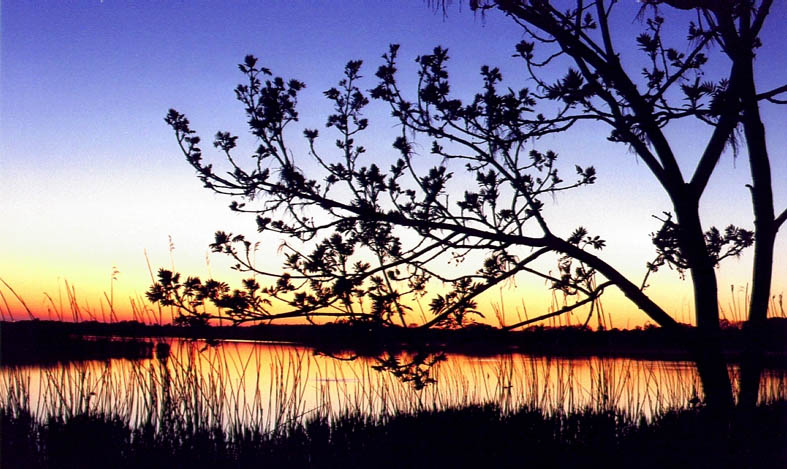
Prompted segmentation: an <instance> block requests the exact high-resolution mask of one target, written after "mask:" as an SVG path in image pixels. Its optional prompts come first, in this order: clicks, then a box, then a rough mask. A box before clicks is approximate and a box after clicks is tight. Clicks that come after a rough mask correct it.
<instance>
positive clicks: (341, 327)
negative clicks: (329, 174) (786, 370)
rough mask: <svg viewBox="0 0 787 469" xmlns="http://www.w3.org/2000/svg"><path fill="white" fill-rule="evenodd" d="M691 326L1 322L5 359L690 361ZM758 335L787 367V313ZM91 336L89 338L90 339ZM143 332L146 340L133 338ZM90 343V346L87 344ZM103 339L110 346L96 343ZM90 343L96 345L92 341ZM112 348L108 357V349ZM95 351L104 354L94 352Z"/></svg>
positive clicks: (738, 343) (726, 341)
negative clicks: (269, 352) (207, 348)
mask: <svg viewBox="0 0 787 469" xmlns="http://www.w3.org/2000/svg"><path fill="white" fill-rule="evenodd" d="M692 334H695V330H694V329H692V328H688V327H687V328H685V329H682V330H679V331H678V332H670V331H667V330H665V329H661V328H657V327H651V328H644V329H642V328H639V329H633V330H619V329H609V330H591V329H588V328H583V327H557V328H549V327H531V328H528V329H525V330H522V331H513V332H506V331H502V330H500V329H497V328H493V327H489V326H485V325H477V326H470V327H466V328H462V329H456V330H452V329H419V328H403V327H375V326H374V325H370V324H345V323H338V324H337V323H333V324H325V325H272V324H259V325H255V326H238V327H234V326H191V327H184V326H174V325H147V324H143V323H140V322H138V321H121V322H114V323H104V322H97V321H83V322H78V323H71V322H59V321H41V320H34V321H17V322H0V339H1V340H0V343H2V350H1V352H2V354H0V361H2V363H9V362H14V361H19V360H20V359H21V360H22V361H24V359H25V358H26V357H29V358H31V359H32V361H36V360H38V359H41V358H48V359H56V360H64V359H66V360H67V359H90V358H110V357H111V356H115V355H116V356H124V357H127V358H142V357H149V356H151V355H152V353H153V347H154V343H153V342H152V341H150V340H149V339H154V340H155V339H156V338H167V337H178V338H187V339H204V340H208V341H219V340H261V341H273V342H291V343H294V344H298V345H304V346H309V347H313V348H315V349H317V350H318V351H324V352H328V353H337V352H342V351H351V352H354V353H357V354H361V355H376V354H379V353H381V352H384V351H387V352H398V351H406V350H418V351H442V352H453V353H467V354H473V355H485V354H493V355H494V354H500V353H508V352H518V353H528V354H535V355H552V356H585V355H596V356H618V357H630V358H643V359H658V360H691V359H692V356H691V351H690V350H687V349H686V346H685V345H684V344H687V343H695V345H696V340H699V339H696V340H693V339H694V338H693V337H688V338H687V337H686V336H687V335H689V336H691V335H692ZM751 334H753V332H752V331H749V330H747V329H746V328H733V327H730V328H725V329H723V330H722V337H721V343H722V346H723V349H724V352H725V354H726V355H727V357H728V359H729V360H732V361H735V360H737V359H738V358H740V356H741V354H742V353H743V352H744V351H745V345H746V343H747V341H748V340H749V339H751ZM757 334H758V337H756V338H755V339H756V340H757V342H758V343H760V344H761V345H762V347H763V349H764V350H765V354H766V361H767V366H769V367H783V366H787V359H785V357H787V350H786V349H785V341H784V338H785V337H787V320H786V319H770V320H769V327H766V328H764V329H763V330H761V331H759V332H757ZM85 338H88V339H87V340H86V339H85ZM130 339H144V340H130ZM86 342H90V344H89V345H91V346H90V347H85V344H86ZM95 344H104V349H103V351H102V349H101V348H100V347H97V346H95ZM91 347H92V348H91ZM107 353H108V354H109V355H110V356H106V355H107ZM92 354H96V355H101V354H104V356H96V357H92V356H91V355H92Z"/></svg>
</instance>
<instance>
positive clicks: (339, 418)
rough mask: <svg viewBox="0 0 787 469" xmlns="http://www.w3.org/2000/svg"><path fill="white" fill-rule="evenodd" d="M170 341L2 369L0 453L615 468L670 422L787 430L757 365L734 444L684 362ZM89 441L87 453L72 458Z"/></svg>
mask: <svg viewBox="0 0 787 469" xmlns="http://www.w3.org/2000/svg"><path fill="white" fill-rule="evenodd" d="M171 350H172V351H171V353H170V355H169V356H168V357H162V358H156V359H148V360H139V361H129V360H115V359H112V360H105V361H91V362H73V363H67V364H59V365H57V366H49V367H29V366H19V367H8V368H3V369H0V419H1V422H2V425H3V428H2V445H3V448H2V449H3V452H2V458H3V467H16V466H17V465H19V464H22V462H24V466H26V467H58V466H60V467H69V464H71V467H74V466H79V467H81V466H90V465H92V461H102V464H104V463H107V464H108V463H109V462H112V464H115V465H117V466H118V467H124V466H126V467H132V466H138V465H141V464H144V465H146V466H149V467H166V466H167V465H169V466H170V467H171V465H173V464H174V465H175V466H178V467H182V466H186V465H189V464H191V465H195V466H198V467H204V466H206V465H211V464H213V465H214V466H215V467H221V466H224V465H233V466H243V465H246V464H252V463H253V464H260V463H267V464H271V465H274V466H276V465H280V466H285V465H286V466H290V467H298V466H303V467H331V466H333V465H335V464H339V463H342V464H346V465H349V466H350V467H355V466H363V465H369V464H375V465H380V466H382V467H387V466H393V465H397V464H398V465H409V466H412V467H423V466H426V465H429V464H436V463H437V462H438V460H439V462H440V464H448V463H450V462H451V461H452V460H454V459H455V460H454V463H456V464H459V465H461V466H466V465H467V463H468V462H470V461H476V460H478V461H481V460H482V459H483V458H481V456H484V455H486V456H484V457H486V458H487V459H485V460H484V461H487V462H486V463H495V462H497V463H499V464H501V465H506V462H510V461H512V459H511V458H519V459H520V460H522V458H524V459H528V458H536V459H535V460H536V461H538V463H539V464H540V465H542V466H544V467H549V466H550V465H551V464H552V463H553V462H554V463H555V464H557V463H560V465H564V464H568V463H572V462H576V463H579V462H580V459H584V461H583V463H588V460H590V461H592V460H593V458H601V457H602V454H603V453H604V452H607V453H609V452H613V451H616V453H615V454H618V459H617V460H616V462H612V463H609V464H608V465H610V466H612V467H615V466H616V464H617V463H620V464H621V466H619V467H622V465H623V464H624V463H625V464H628V463H631V462H632V461H630V460H629V459H627V458H629V457H631V458H633V457H634V454H635V452H634V450H636V451H640V450H648V449H655V447H654V444H653V443H652V441H653V439H654V438H664V437H665V435H667V433H669V432H671V433H669V435H673V436H669V435H667V436H668V437H669V438H671V439H674V435H682V438H684V441H682V442H681V441H677V440H675V441H674V444H675V445H682V446H681V447H683V446H686V445H689V446H690V445H694V446H693V447H688V446H687V448H685V450H686V451H689V453H687V454H689V458H691V457H693V456H691V455H692V454H694V455H695V456H696V457H697V458H699V457H700V454H699V453H697V451H699V449H701V448H703V446H702V445H704V444H705V443H704V441H705V438H706V437H707V438H711V437H712V438H711V439H715V441H716V443H717V444H722V443H719V441H720V440H719V439H722V440H723V445H725V446H724V447H727V448H738V449H739V450H740V452H742V453H741V454H744V453H746V454H748V453H747V452H750V451H753V450H752V449H751V448H753V447H754V446H752V445H755V446H756V445H766V446H767V448H765V449H763V450H762V451H761V452H762V454H769V455H770V456H769V457H771V459H772V460H773V454H774V451H776V450H775V449H774V448H782V447H783V446H784V443H786V442H787V441H786V440H785V436H784V435H785V426H784V423H785V421H784V417H785V416H786V415H787V411H785V405H784V399H785V392H786V389H787V379H786V378H785V375H784V373H783V372H776V371H769V372H768V373H766V377H765V379H763V385H762V386H761V389H760V405H759V407H758V409H757V410H756V411H755V413H754V414H751V415H749V416H746V417H745V418H744V417H741V419H743V420H745V422H744V424H742V425H743V426H745V425H749V427H747V428H751V425H755V424H756V425H758V426H760V427H761V428H766V429H768V430H770V431H771V434H769V435H768V436H767V437H766V438H765V439H764V440H762V441H757V442H747V443H746V444H745V445H744V446H741V445H742V443H740V441H739V440H740V438H741V434H742V433H740V432H741V431H742V430H741V431H738V430H736V431H735V432H733V433H729V432H727V433H724V434H719V435H715V436H713V435H711V436H708V432H711V433H712V432H713V431H715V430H713V429H714V428H715V427H719V425H717V424H714V423H713V422H712V421H710V420H708V419H709V418H710V417H707V416H705V414H703V409H702V406H701V398H702V396H701V391H700V387H699V380H698V377H697V374H696V370H695V369H694V368H693V367H692V366H691V365H690V364H688V363H681V362H674V363H668V362H645V361H636V360H625V359H600V358H582V359H556V358H540V357H532V356H526V355H499V356H494V357H469V356H461V355H455V356H449V358H448V360H446V361H442V362H440V363H438V364H437V365H435V367H434V369H433V370H431V372H432V373H433V376H434V377H435V378H436V380H437V383H435V384H431V385H428V386H426V387H424V388H423V389H420V390H418V389H415V388H414V387H413V386H412V385H411V384H409V383H403V382H402V381H400V380H398V379H397V378H396V377H395V376H393V375H391V374H390V373H386V372H384V371H378V370H376V369H374V368H373V366H372V365H374V364H376V363H377V362H376V361H375V360H374V359H373V358H369V357H367V358H363V357H362V358H358V359H356V360H347V361H344V360H339V359H335V358H330V357H325V356H318V355H314V354H313V353H312V352H311V351H310V350H309V349H305V348H299V347H292V346H284V345H264V346H263V345H255V344H248V343H225V344H223V345H220V346H208V345H207V344H205V343H203V342H193V341H179V340H174V341H172V342H171ZM406 358H407V357H406V356H403V357H402V359H403V360H404V359H406ZM730 372H731V376H732V377H733V378H736V376H737V371H736V370H735V369H731V370H730ZM747 419H748V420H747ZM779 419H781V420H779ZM753 422H754V423H753ZM684 427H685V428H693V429H694V431H696V432H699V433H698V434H687V433H686V430H680V431H678V429H680V428H684ZM725 428H731V427H725ZM736 428H743V427H741V426H736ZM665 432H666V433H665ZM676 432H677V433H676ZM648 435H650V436H648ZM653 435H657V436H653ZM692 435H693V436H692ZM697 435H705V436H702V438H703V439H702V440H701V441H697V440H696V438H699V436H697ZM731 438H733V439H735V442H730V439H731ZM670 441H673V440H670ZM69 442H71V443H70V444H69ZM623 444H625V445H628V446H627V447H630V448H632V449H631V452H630V454H629V452H628V451H629V450H628V449H626V450H625V451H622V450H621V445H623ZM455 448H463V449H464V450H465V453H463V454H464V456H462V457H459V456H456V455H454V454H452V451H454V449H455ZM527 448H530V449H529V450H528V449H527ZM698 448H699V449H698ZM738 449H736V450H735V451H738ZM471 450H472V451H473V453H472V454H467V453H466V451H471ZM527 451H542V452H544V451H545V453H538V454H535V455H534V454H528V453H527ZM682 451H683V450H682ZM758 451H759V450H758ZM91 452H92V453H91ZM86 454H94V456H93V455H91V456H90V459H89V460H84V461H80V460H79V458H80V457H83V458H84V457H86V456H85V455H86ZM544 455H549V457H548V458H546V459H544V458H543V456H544ZM627 455H629V456H627ZM575 456H576V457H578V458H580V456H581V458H580V459H577V460H576V461H575V460H574V459H572V458H574V457H575ZM736 457H737V456H736ZM20 458H22V459H20ZM23 458H27V460H23ZM74 458H76V459H74ZM98 458H104V459H98ZM371 458H382V460H381V461H372V460H371ZM452 458H453V459H452ZM456 458H458V459H456ZM468 458H470V459H468ZM478 458H481V459H478ZM588 458H590V459H588ZM657 460H658V459H657ZM329 462H330V464H329ZM662 462H663V461H662ZM394 463H395V464H394ZM646 466H647V464H646ZM555 467H557V466H555ZM651 467H656V466H655V465H654V466H651ZM763 467H767V466H763ZM775 467H778V466H775Z"/></svg>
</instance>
